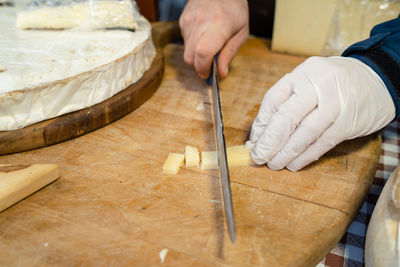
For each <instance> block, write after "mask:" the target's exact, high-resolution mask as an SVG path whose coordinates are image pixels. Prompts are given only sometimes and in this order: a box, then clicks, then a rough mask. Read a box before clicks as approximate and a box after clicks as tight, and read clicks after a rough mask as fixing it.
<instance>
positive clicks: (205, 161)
mask: <svg viewBox="0 0 400 267" xmlns="http://www.w3.org/2000/svg"><path fill="white" fill-rule="evenodd" d="M200 169H202V170H215V169H218V155H217V151H202V152H201V166H200Z"/></svg>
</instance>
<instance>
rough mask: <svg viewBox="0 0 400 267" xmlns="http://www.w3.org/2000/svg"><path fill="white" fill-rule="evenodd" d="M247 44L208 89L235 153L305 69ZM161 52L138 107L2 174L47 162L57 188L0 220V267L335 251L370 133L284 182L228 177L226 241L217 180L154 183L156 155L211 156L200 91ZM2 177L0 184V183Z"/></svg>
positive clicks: (368, 156)
mask: <svg viewBox="0 0 400 267" xmlns="http://www.w3.org/2000/svg"><path fill="white" fill-rule="evenodd" d="M268 45H269V43H268V42H265V41H263V40H259V39H250V40H248V41H247V43H246V44H245V45H244V46H243V47H242V48H241V49H240V51H239V54H238V55H237V57H236V58H235V59H234V61H233V62H232V65H231V67H232V68H231V71H230V75H229V77H228V78H227V79H226V80H223V81H222V82H221V84H220V87H221V101H222V112H223V116H224V124H225V127H226V128H225V133H226V142H227V145H228V146H230V145H238V144H243V143H244V142H245V141H246V139H247V136H248V133H249V130H250V127H251V123H252V121H253V119H254V117H255V116H256V114H257V111H258V109H259V106H260V103H261V100H262V97H263V95H264V93H265V91H266V90H267V88H269V87H270V86H271V85H273V84H274V83H275V82H276V81H277V80H279V78H280V77H282V76H283V75H284V74H285V73H287V72H289V71H291V70H292V69H293V68H294V67H295V66H296V65H298V64H299V63H300V62H302V61H303V60H304V58H299V57H294V56H288V55H279V54H274V53H271V52H270V51H269V50H268V48H267V47H268ZM182 56H183V47H182V46H180V45H168V46H166V47H165V48H164V58H165V60H166V65H165V66H166V67H165V74H164V78H163V81H162V83H161V85H160V87H159V89H158V90H157V91H156V92H155V94H154V95H153V96H152V97H151V98H150V99H149V100H148V101H147V102H145V103H144V104H143V105H142V106H140V108H138V109H136V110H134V111H133V112H131V113H130V114H128V115H126V116H125V117H123V118H121V119H120V120H118V121H115V122H114V123H111V124H109V125H107V126H106V127H103V128H101V129H98V130H96V131H94V132H91V133H88V134H86V135H84V136H81V137H80V138H75V139H72V140H69V141H67V142H63V143H59V144H56V145H53V146H49V147H45V148H41V149H37V150H32V151H28V152H24V153H18V154H13V155H6V156H1V157H0V161H1V162H2V163H13V164H35V163H56V164H58V165H59V167H60V171H61V177H60V179H58V180H57V181H55V182H54V183H52V184H50V185H49V186H47V187H46V188H44V189H42V190H40V191H39V192H37V193H35V194H34V195H32V196H30V197H28V198H26V199H24V200H23V201H21V202H19V203H17V204H16V205H14V206H12V207H11V208H9V209H7V210H5V211H4V212H2V213H0V229H1V231H0V265H5V266H7V265H12V264H15V263H18V264H19V265H33V264H36V265H65V266H71V265H83V266H98V265H104V266H109V265H117V266H159V265H161V264H162V259H161V257H160V252H161V251H164V252H165V251H166V250H164V249H167V250H168V251H167V253H166V255H165V258H164V263H163V266H312V265H315V264H316V263H318V261H320V260H321V259H322V258H323V256H324V255H325V254H326V253H328V252H329V250H330V249H331V248H332V247H333V246H334V245H335V244H336V243H337V242H338V241H339V240H340V238H341V237H342V235H343V233H344V232H345V230H346V228H347V226H348V225H349V224H350V222H351V220H352V218H353V217H354V216H355V214H356V212H357V210H358V208H359V206H360V204H361V203H362V200H363V199H364V197H365V195H366V192H367V190H368V188H369V186H370V184H371V180H372V176H373V174H374V172H375V169H376V165H377V162H378V158H379V154H380V138H379V136H378V135H372V136H368V137H365V138H359V139H356V140H353V141H349V142H345V143H343V144H341V145H339V146H337V147H336V148H335V149H334V150H332V151H331V152H329V153H328V154H327V155H325V156H324V157H322V158H321V159H320V160H319V161H318V162H316V163H314V164H312V165H311V166H309V167H307V168H305V169H303V170H302V171H299V172H296V173H293V172H289V171H287V170H282V171H271V170H269V169H268V168H266V167H265V166H260V167H257V166H246V167H231V168H230V174H231V183H232V184H231V186H232V195H233V205H234V213H235V219H236V226H237V241H236V243H235V244H231V243H230V240H229V236H228V232H227V230H226V226H225V223H224V217H223V209H222V203H221V195H220V187H219V186H220V184H219V178H218V172H217V171H201V170H199V168H197V167H190V168H189V167H188V168H187V167H183V168H182V169H181V170H180V172H179V174H178V175H164V174H162V172H161V168H162V165H163V163H164V161H165V159H166V158H167V155H168V153H169V152H178V153H183V152H184V149H185V145H192V146H196V147H198V148H199V149H200V150H201V151H205V150H215V141H214V129H213V123H212V113H211V106H210V98H209V93H210V88H209V87H207V86H206V84H205V83H204V81H203V80H201V79H200V78H199V77H198V76H197V74H196V73H195V72H194V71H193V69H192V68H191V67H189V66H187V65H186V64H185V63H184V62H183V60H182ZM0 179H1V177H0Z"/></svg>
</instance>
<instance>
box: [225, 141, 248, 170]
mask: <svg viewBox="0 0 400 267" xmlns="http://www.w3.org/2000/svg"><path fill="white" fill-rule="evenodd" d="M250 152H251V151H250V149H248V148H246V147H245V146H244V145H240V146H231V147H227V148H226V154H227V155H226V156H227V158H228V166H247V165H250V164H253V160H252V159H251V155H250Z"/></svg>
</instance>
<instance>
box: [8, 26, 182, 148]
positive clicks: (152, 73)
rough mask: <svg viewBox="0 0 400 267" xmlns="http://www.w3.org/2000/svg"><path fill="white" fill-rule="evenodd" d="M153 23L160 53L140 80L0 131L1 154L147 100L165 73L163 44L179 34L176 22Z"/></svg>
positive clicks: (87, 126)
mask: <svg viewBox="0 0 400 267" xmlns="http://www.w3.org/2000/svg"><path fill="white" fill-rule="evenodd" d="M152 26H153V40H154V44H155V46H156V48H157V54H156V57H155V58H154V60H153V63H152V65H151V67H150V69H148V70H147V71H146V72H145V73H144V74H143V76H142V77H141V78H140V80H139V81H137V82H136V83H134V84H132V85H130V86H129V87H128V88H126V89H125V90H123V91H121V92H120V93H118V94H116V95H114V96H113V97H111V98H110V99H107V100H105V101H103V102H101V103H99V104H96V105H94V106H92V107H88V108H85V109H82V110H78V111H75V112H71V113H68V114H65V115H63V116H59V117H56V118H53V119H49V120H46V121H43V122H39V123H36V124H33V125H30V126H27V127H25V128H22V129H18V130H13V131H3V132H0V155H6V154H11V153H16V152H21V151H27V150H31V149H36V148H41V147H45V146H49V145H54V144H57V143H60V142H63V141H67V140H70V139H72V138H75V137H78V136H81V135H84V134H86V133H88V132H91V131H94V130H96V129H99V128H101V127H103V126H105V125H107V124H109V123H111V122H113V121H115V120H118V119H119V118H121V117H123V116H125V115H126V114H128V113H129V112H131V111H132V110H134V109H136V108H138V107H139V106H140V105H142V104H143V103H144V102H145V101H147V100H148V99H149V98H150V97H151V96H152V95H153V94H154V92H155V91H156V90H157V88H158V86H159V85H160V83H161V79H162V77H163V74H164V60H163V54H162V47H163V46H164V45H165V44H166V43H168V42H170V41H172V40H177V39H178V38H179V28H178V25H177V23H176V22H164V23H154V24H153V25H152Z"/></svg>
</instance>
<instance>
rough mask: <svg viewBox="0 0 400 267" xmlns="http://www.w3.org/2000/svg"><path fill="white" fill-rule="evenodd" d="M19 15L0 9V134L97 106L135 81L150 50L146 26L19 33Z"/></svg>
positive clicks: (142, 22)
mask: <svg viewBox="0 0 400 267" xmlns="http://www.w3.org/2000/svg"><path fill="white" fill-rule="evenodd" d="M19 10H20V9H18V8H13V7H0V18H1V19H0V29H1V30H0V65H3V64H7V65H6V66H7V71H4V72H0V103H1V105H0V131H9V130H14V129H19V128H23V127H25V126H27V125H31V124H34V123H37V122H40V121H43V120H46V119H50V118H54V117H57V116H60V115H63V114H66V113H69V112H73V111H76V110H80V109H83V108H86V107H90V106H93V105H95V104H97V103H100V102H102V101H104V100H106V99H108V98H110V97H112V96H113V95H115V94H117V93H118V92H120V91H121V90H123V89H125V88H126V87H128V86H129V85H131V84H132V83H135V82H136V81H137V80H139V79H140V78H141V77H142V75H143V73H144V72H145V71H146V70H147V69H148V68H149V67H150V66H151V63H152V61H153V59H154V57H155V55H156V50H155V47H154V45H153V42H152V39H151V25H150V23H149V22H148V21H147V20H146V19H145V18H144V17H141V16H139V17H138V19H137V21H136V22H137V25H138V27H137V29H136V30H135V31H134V32H132V31H123V30H98V31H73V30H64V31H42V30H37V31H24V30H18V29H17V28H16V26H15V25H16V23H15V21H16V13H17V12H18V11H19Z"/></svg>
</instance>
